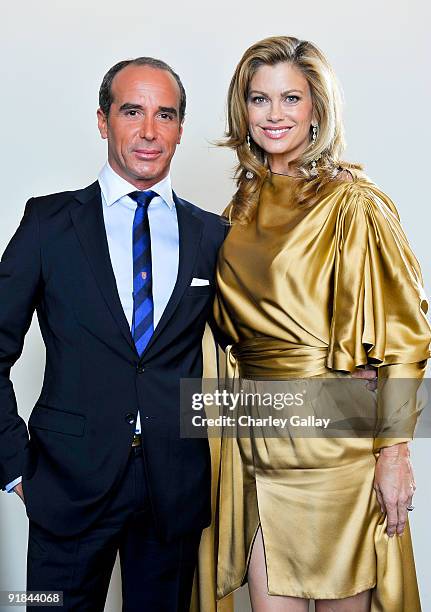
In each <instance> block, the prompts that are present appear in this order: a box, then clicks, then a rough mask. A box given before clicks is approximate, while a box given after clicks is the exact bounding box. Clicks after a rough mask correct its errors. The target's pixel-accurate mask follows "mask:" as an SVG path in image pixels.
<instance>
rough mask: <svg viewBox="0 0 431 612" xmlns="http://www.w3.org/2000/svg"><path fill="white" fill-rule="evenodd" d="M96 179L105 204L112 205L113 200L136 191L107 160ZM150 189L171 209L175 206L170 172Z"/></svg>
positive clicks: (116, 200) (115, 200)
mask: <svg viewBox="0 0 431 612" xmlns="http://www.w3.org/2000/svg"><path fill="white" fill-rule="evenodd" d="M98 180H99V185H100V189H101V191H102V193H103V197H104V198H105V202H106V204H107V206H112V205H113V204H115V202H118V200H121V198H123V197H124V196H126V195H128V194H129V193H131V192H132V191H137V189H136V187H134V186H133V185H132V184H131V183H129V182H127V181H126V180H125V179H123V178H122V177H121V176H119V175H118V174H117V173H116V172H115V170H113V169H112V168H111V166H110V165H109V162H106V164H105V165H104V166H103V168H102V170H101V171H100V173H99V177H98ZM151 191H155V192H156V193H157V195H159V196H160V197H161V198H162V200H163V202H165V204H167V206H169V208H171V209H172V208H173V207H174V206H175V203H174V198H173V195H172V184H171V175H170V174H168V175H167V176H166V177H165V178H164V179H162V180H161V181H159V182H158V183H156V184H155V185H153V186H152V187H151Z"/></svg>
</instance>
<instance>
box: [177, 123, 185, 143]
mask: <svg viewBox="0 0 431 612" xmlns="http://www.w3.org/2000/svg"><path fill="white" fill-rule="evenodd" d="M183 129H184V119H183V120H182V122H181V125H180V130H179V132H178V140H177V144H180V142H181V138H182V135H183Z"/></svg>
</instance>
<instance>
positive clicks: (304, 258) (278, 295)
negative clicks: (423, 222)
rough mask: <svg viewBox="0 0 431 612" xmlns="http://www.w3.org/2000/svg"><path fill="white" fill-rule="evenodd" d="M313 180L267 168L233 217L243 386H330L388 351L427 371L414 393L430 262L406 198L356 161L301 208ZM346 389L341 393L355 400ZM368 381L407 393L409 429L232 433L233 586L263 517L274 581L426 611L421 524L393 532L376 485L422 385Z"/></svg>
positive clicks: (301, 590)
mask: <svg viewBox="0 0 431 612" xmlns="http://www.w3.org/2000/svg"><path fill="white" fill-rule="evenodd" d="M300 180H302V179H298V178H294V177H289V176H283V175H276V174H271V173H268V176H267V178H266V181H265V183H264V185H263V187H262V190H261V194H260V199H259V204H258V208H257V212H256V215H255V217H254V218H253V220H252V221H251V222H249V223H248V224H246V225H240V224H235V223H234V224H233V226H232V227H231V229H230V232H229V234H228V237H227V239H226V240H225V242H224V244H223V246H222V248H221V251H220V254H219V262H218V271H217V284H218V295H217V298H216V302H215V306H214V312H215V319H216V322H217V324H218V326H219V327H220V328H221V330H222V331H223V332H224V333H225V334H227V335H228V336H229V337H230V338H231V339H232V347H231V348H229V349H228V351H227V356H228V361H229V362H230V366H231V368H232V367H233V369H234V370H236V374H237V376H236V382H234V383H232V384H236V388H237V390H240V389H242V390H246V391H251V392H259V391H263V390H264V389H265V385H268V382H267V381H272V380H286V381H287V383H286V384H288V382H289V379H305V380H306V379H310V380H311V379H313V380H314V381H316V380H318V379H322V384H325V381H329V382H331V380H332V382H333V379H334V378H337V377H346V376H349V374H348V373H349V372H352V371H354V370H355V368H357V367H358V366H362V365H365V364H374V365H375V366H377V367H378V375H379V379H380V378H381V379H385V378H397V377H398V378H406V379H407V378H411V379H413V380H414V381H415V383H414V385H413V396H414V395H415V390H416V388H417V385H416V383H417V384H419V383H418V381H420V379H421V378H422V377H423V375H424V371H425V365H426V360H427V358H428V357H429V356H430V339H431V336H430V325H429V323H428V321H427V319H426V317H425V313H426V311H427V302H426V298H425V295H424V291H423V288H422V284H423V283H422V278H421V272H420V268H419V264H418V262H417V260H416V258H415V256H414V255H413V253H412V251H411V249H410V247H409V244H408V242H407V239H406V237H405V235H404V232H403V230H402V228H401V225H400V222H399V216H398V213H397V211H396V209H395V206H394V204H393V203H392V202H391V201H390V199H389V198H388V197H387V196H386V195H385V194H384V193H382V192H381V191H380V190H379V189H378V188H377V187H376V186H375V185H374V184H373V183H372V182H371V181H370V180H369V179H367V178H366V177H365V176H364V175H362V174H359V173H355V174H354V175H353V181H351V182H342V181H338V180H334V181H331V182H330V183H329V184H327V185H326V186H324V187H322V189H321V192H320V197H319V199H318V202H317V203H316V204H314V205H312V206H306V205H305V206H304V205H300V206H298V205H296V203H295V191H296V188H297V185H298V182H299V181H300ZM319 382H320V381H319ZM355 388H356V389H357V388H358V387H355ZM402 388H403V389H404V388H406V391H405V392H404V394H406V393H410V392H411V389H409V386H408V385H404V386H403V387H402ZM331 389H332V390H333V395H334V397H333V398H332V400H331V401H333V402H335V403H337V402H343V401H344V402H346V398H345V397H344V396H343V393H340V394H339V397H337V392H336V391H334V389H336V386H332V387H331V386H328V387H327V388H326V390H327V394H328V393H329V394H330V393H331ZM360 389H361V391H360V393H362V394H363V397H364V398H365V400H364V401H365V402H368V405H369V406H371V409H372V410H374V411H375V412H376V415H377V413H379V416H382V417H384V416H385V413H386V412H390V411H392V410H394V409H396V408H399V406H403V410H407V411H408V412H409V414H407V415H406V422H409V423H410V424H409V431H408V433H407V432H404V433H403V435H401V436H397V437H396V438H394V437H393V435H392V437H388V436H386V437H385V435H384V432H383V433H381V434H378V436H376V437H374V438H370V437H368V438H354V437H351V438H334V437H333V438H323V437H294V438H292V437H285V436H284V437H277V436H274V437H268V438H265V437H264V436H261V437H259V433H257V434H256V432H254V434H255V435H252V436H250V438H247V437H245V438H244V437H238V438H235V437H234V438H232V437H226V438H224V439H223V440H222V451H221V452H222V458H221V472H220V491H219V521H220V525H219V542H218V570H217V573H218V576H217V593H218V597H219V598H223V597H224V596H226V595H227V594H229V593H231V592H232V591H234V590H235V589H236V588H238V587H239V586H241V585H242V584H243V583H244V582H245V580H246V574H247V567H248V562H249V557H250V552H251V548H252V543H253V539H254V537H255V535H256V531H257V529H258V528H259V526H261V529H262V536H263V542H264V549H265V558H266V565H267V576H268V593H269V594H272V595H285V596H294V597H302V598H307V599H341V598H345V597H349V596H352V595H355V594H357V593H359V592H362V591H364V590H367V589H373V592H372V593H373V594H372V607H371V610H372V612H417V611H419V610H420V609H421V607H420V601H419V594H418V588H417V582H416V574H415V567H414V559H413V552H412V545H411V538H410V532H409V527H408V525H407V527H406V529H405V532H404V534H403V535H402V536H401V537H399V536H395V537H393V538H389V537H388V536H387V535H386V533H385V529H386V519H385V517H384V516H383V515H382V513H381V510H380V506H379V505H378V502H377V498H376V495H375V492H374V490H373V478H374V470H375V463H376V457H377V456H378V450H379V448H381V447H382V446H388V445H391V444H394V443H396V442H399V441H403V440H409V439H411V437H412V436H413V430H414V426H415V422H416V417H417V403H416V398H415V397H413V398H411V397H400V394H399V393H397V394H393V393H392V394H391V393H390V392H389V393H386V395H385V394H383V395H382V398H379V399H376V394H374V393H372V392H370V391H368V390H367V389H366V388H365V383H364V382H362V381H361V386H360ZM401 395H402V393H401ZM348 401H351V402H355V401H361V398H359V397H354V394H353V395H352V397H350V398H349V399H348ZM394 402H395V403H397V404H398V406H394ZM340 408H341V410H342V406H340Z"/></svg>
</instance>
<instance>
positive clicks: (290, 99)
mask: <svg viewBox="0 0 431 612" xmlns="http://www.w3.org/2000/svg"><path fill="white" fill-rule="evenodd" d="M286 100H287V101H288V102H299V96H287V98H286Z"/></svg>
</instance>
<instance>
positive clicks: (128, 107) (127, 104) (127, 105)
mask: <svg viewBox="0 0 431 612" xmlns="http://www.w3.org/2000/svg"><path fill="white" fill-rule="evenodd" d="M135 109H136V110H143V106H141V105H140V104H133V103H132V102H124V104H122V105H121V106H120V111H123V110H135Z"/></svg>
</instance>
